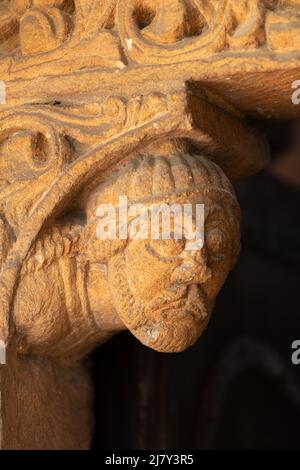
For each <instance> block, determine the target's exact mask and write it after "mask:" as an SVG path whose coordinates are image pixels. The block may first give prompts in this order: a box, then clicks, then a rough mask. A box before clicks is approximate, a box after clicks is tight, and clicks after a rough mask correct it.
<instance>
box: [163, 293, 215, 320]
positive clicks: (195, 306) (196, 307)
mask: <svg viewBox="0 0 300 470" xmlns="http://www.w3.org/2000/svg"><path fill="white" fill-rule="evenodd" d="M184 287H185V289H184V294H183V295H181V297H180V299H177V300H174V301H171V302H168V303H166V304H164V305H162V306H161V307H159V308H157V310H156V311H157V312H158V313H160V314H166V313H167V312H169V313H171V312H172V314H173V315H174V314H175V313H176V312H178V313H179V314H180V313H182V312H183V311H184V315H186V314H189V315H191V316H192V317H193V318H194V319H195V320H199V319H200V318H203V316H204V315H205V316H206V314H205V311H203V308H201V306H202V305H203V302H202V301H201V298H200V286H199V285H198V284H192V285H188V286H184Z"/></svg>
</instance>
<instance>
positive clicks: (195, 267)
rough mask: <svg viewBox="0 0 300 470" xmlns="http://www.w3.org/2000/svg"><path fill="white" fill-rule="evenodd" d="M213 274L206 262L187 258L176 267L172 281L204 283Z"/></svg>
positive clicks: (176, 282) (177, 282)
mask: <svg viewBox="0 0 300 470" xmlns="http://www.w3.org/2000/svg"><path fill="white" fill-rule="evenodd" d="M211 274H212V273H211V270H210V268H208V266H207V264H206V262H204V263H203V261H202V262H200V261H197V260H195V259H191V260H185V261H184V262H183V263H182V264H181V265H180V266H178V268H176V269H175V271H174V272H173V274H172V278H171V281H172V283H175V284H202V283H204V282H206V281H207V280H208V279H210V278H211Z"/></svg>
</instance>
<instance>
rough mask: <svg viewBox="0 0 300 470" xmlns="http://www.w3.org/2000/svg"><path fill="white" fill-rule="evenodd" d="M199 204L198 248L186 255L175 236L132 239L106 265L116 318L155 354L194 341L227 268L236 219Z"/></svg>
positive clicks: (208, 203) (218, 207)
mask: <svg viewBox="0 0 300 470" xmlns="http://www.w3.org/2000/svg"><path fill="white" fill-rule="evenodd" d="M203 202H204V204H205V212H206V214H205V219H206V221H205V245H204V247H203V249H201V250H198V251H190V250H189V249H187V248H188V246H187V244H188V243H189V242H187V241H185V240H175V239H174V238H173V239H172V238H171V239H170V240H151V239H148V240H131V241H130V242H129V243H128V245H127V246H126V248H125V249H124V250H122V251H121V252H120V253H118V254H116V255H115V256H113V257H112V258H111V259H110V260H109V262H108V281H109V288H110V291H111V294H112V299H113V302H114V305H115V307H116V310H117V312H118V314H119V316H120V318H121V319H122V321H123V322H124V324H125V325H126V326H127V327H128V328H129V330H131V332H132V333H133V334H134V335H135V336H136V337H137V338H138V339H139V340H140V341H141V342H142V343H143V344H145V345H147V346H149V347H151V348H153V349H155V350H157V351H161V352H177V351H182V350H185V349H186V348H188V347H189V346H191V345H192V344H193V343H195V341H196V340H197V339H198V338H199V336H200V335H201V334H202V333H203V331H204V330H205V328H206V325H207V323H208V320H209V316H210V313H211V311H212V308H213V305H214V301H215V298H216V296H217V294H218V292H219V290H220V289H221V287H222V285H223V283H224V281H225V279H226V277H227V275H228V273H229V271H230V269H231V267H232V253H233V245H234V244H236V233H237V232H236V230H237V225H238V223H237V220H235V221H234V222H233V219H234V218H232V217H229V218H228V213H227V212H226V211H225V210H224V209H223V207H222V206H221V205H219V204H216V203H214V202H212V201H211V200H209V199H208V198H206V200H204V201H201V203H203ZM236 224H237V225H236ZM234 225H236V227H234Z"/></svg>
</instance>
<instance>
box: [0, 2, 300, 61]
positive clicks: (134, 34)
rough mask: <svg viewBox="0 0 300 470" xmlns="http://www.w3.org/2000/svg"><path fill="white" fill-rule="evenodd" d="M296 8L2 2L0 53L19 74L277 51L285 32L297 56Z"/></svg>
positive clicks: (274, 5) (263, 4)
mask: <svg viewBox="0 0 300 470" xmlns="http://www.w3.org/2000/svg"><path fill="white" fill-rule="evenodd" d="M299 6H300V3H299V1H298V0H291V1H288V0H286V1H280V0H238V1H236V0H119V1H117V0H93V1H86V0H74V1H72V0H69V1H68V0H57V1H56V2H55V1H52V0H49V1H47V0H10V1H9V0H5V1H4V2H3V3H2V4H1V10H0V14H1V16H0V38H1V39H2V41H1V42H2V44H1V49H0V52H2V54H3V56H4V57H5V55H6V54H7V53H8V54H12V53H13V59H12V58H11V57H9V59H7V60H8V62H9V63H10V64H11V60H13V61H12V64H11V65H12V66H13V68H14V67H15V68H16V69H18V68H19V67H21V68H22V69H23V68H24V67H28V66H31V65H35V64H42V63H43V62H48V63H49V62H52V61H57V60H59V59H61V60H63V61H64V62H67V61H75V62H80V63H81V64H82V66H84V67H87V66H106V67H117V68H122V67H126V66H127V65H128V64H130V63H131V62H134V63H138V64H148V65H149V64H167V63H178V62H180V61H187V60H191V61H192V60H199V59H200V58H202V57H203V58H206V57H207V56H208V54H217V53H220V52H225V53H227V54H229V53H233V52H234V51H238V52H239V53H241V51H244V52H245V53H246V52H248V51H249V50H250V51H251V50H255V49H257V48H265V47H267V48H269V49H271V50H272V49H273V50H277V49H279V50H280V49H281V45H282V42H281V36H283V35H284V37H285V51H287V50H291V51H297V50H298V48H299V39H298V38H299V28H300V18H299ZM287 25H288V26H289V27H288V28H287ZM287 29H288V31H287ZM61 46H63V47H61ZM85 53H86V57H83V56H84V54H85ZM37 54H38V56H36V55H37ZM33 56H35V57H33ZM7 66H8V63H7ZM3 68H4V66H3ZM50 69H51V67H50Z"/></svg>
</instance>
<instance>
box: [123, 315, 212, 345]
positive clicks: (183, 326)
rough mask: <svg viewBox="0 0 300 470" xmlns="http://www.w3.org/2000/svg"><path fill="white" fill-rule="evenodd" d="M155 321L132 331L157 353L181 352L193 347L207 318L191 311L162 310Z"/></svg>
mask: <svg viewBox="0 0 300 470" xmlns="http://www.w3.org/2000/svg"><path fill="white" fill-rule="evenodd" d="M155 316H156V319H155V321H148V322H147V323H146V324H144V325H142V326H140V327H138V328H137V329H135V330H132V333H133V334H134V336H136V338H138V339H139V341H141V343H143V344H144V345H145V346H148V347H149V348H151V349H154V350H155V351H158V352H166V353H174V352H182V351H185V350H186V349H188V348H189V347H191V346H193V345H194V344H195V343H196V341H197V340H198V339H199V338H200V336H201V335H202V333H203V332H204V331H205V329H206V326H207V323H208V318H207V315H206V316H205V318H203V316H200V315H199V312H198V311H194V310H192V309H190V308H189V309H172V310H168V311H166V310H163V311H161V312H160V313H159V315H158V316H157V312H156V315H155Z"/></svg>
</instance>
